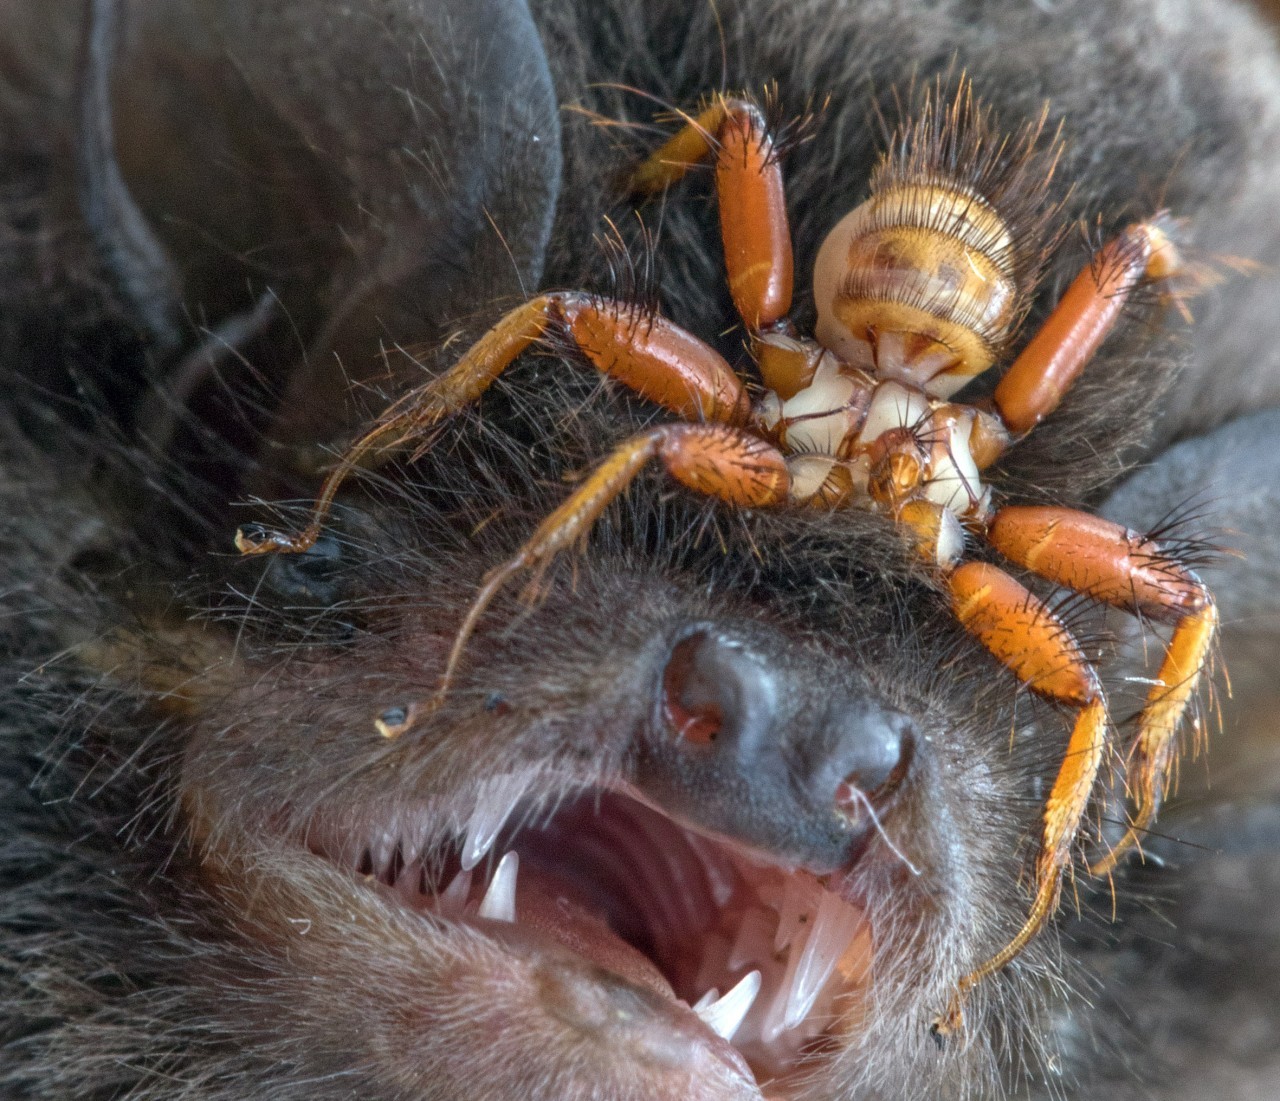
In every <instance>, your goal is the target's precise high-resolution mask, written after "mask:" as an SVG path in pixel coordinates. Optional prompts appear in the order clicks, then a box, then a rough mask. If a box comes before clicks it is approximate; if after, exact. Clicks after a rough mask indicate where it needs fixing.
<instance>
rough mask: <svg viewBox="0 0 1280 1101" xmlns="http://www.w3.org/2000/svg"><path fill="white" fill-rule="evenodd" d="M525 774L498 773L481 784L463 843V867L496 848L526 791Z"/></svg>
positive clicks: (467, 868)
mask: <svg viewBox="0 0 1280 1101" xmlns="http://www.w3.org/2000/svg"><path fill="white" fill-rule="evenodd" d="M525 786H526V783H525V778H524V777H522V776H517V775H513V774H507V775H503V776H495V777H493V778H492V779H490V780H486V781H485V782H484V783H482V784H481V785H480V796H479V798H478V799H476V807H475V810H474V811H472V812H471V818H470V820H469V821H468V822H467V836H466V839H465V840H464V841H463V844H462V867H463V870H464V871H470V870H471V869H472V868H474V867H475V866H476V865H477V864H479V863H480V861H481V860H483V859H484V858H485V855H486V854H487V853H488V852H489V850H490V849H491V848H493V843H494V842H495V841H496V840H497V839H498V834H499V833H501V832H502V827H503V826H505V825H506V824H507V819H508V818H510V817H511V812H512V811H513V810H515V807H516V803H518V802H519V801H520V798H521V796H523V795H524V791H525Z"/></svg>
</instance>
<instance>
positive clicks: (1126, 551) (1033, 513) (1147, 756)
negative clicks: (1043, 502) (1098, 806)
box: [987, 506, 1218, 874]
mask: <svg viewBox="0 0 1280 1101" xmlns="http://www.w3.org/2000/svg"><path fill="white" fill-rule="evenodd" d="M987 537H988V539H989V540H990V542H991V544H992V546H994V547H995V548H996V550H998V551H999V552H1000V553H1001V554H1003V555H1004V556H1005V557H1006V558H1008V559H1009V560H1010V561H1012V562H1017V563H1018V564H1019V565H1021V566H1025V567H1026V568H1027V569H1029V570H1031V571H1032V572H1034V573H1037V574H1039V575H1040V576H1041V577H1044V578H1046V579H1048V580H1049V581H1052V582H1054V583H1055V584H1057V585H1061V586H1063V587H1064V588H1067V589H1071V590H1074V591H1075V592H1080V593H1084V594H1086V595H1087V596H1091V597H1093V598H1094V599H1095V600H1100V601H1102V602H1103V603H1106V604H1110V605H1112V606H1113V607H1117V608H1121V609H1124V610H1127V611H1130V612H1133V613H1135V614H1141V615H1144V616H1146V617H1148V618H1149V619H1153V620H1156V621H1158V622H1162V623H1172V624H1174V631H1173V636H1172V638H1171V639H1170V641H1169V646H1168V649H1167V651H1166V653H1165V657H1164V660H1163V662H1162V663H1161V666H1160V671H1159V673H1158V674H1157V676H1156V680H1155V683H1154V684H1153V685H1152V687H1151V690H1150V692H1149V693H1148V695H1147V701H1146V704H1145V705H1144V707H1143V710H1142V714H1141V716H1140V718H1139V720H1138V732H1137V735H1136V737H1135V739H1134V743H1133V748H1132V751H1131V754H1130V775H1129V776H1128V777H1127V787H1128V789H1129V791H1130V793H1131V794H1132V797H1133V801H1134V806H1135V810H1134V814H1133V817H1132V819H1131V822H1130V827H1129V830H1128V832H1127V833H1126V835H1125V837H1124V839H1123V840H1122V841H1121V842H1120V843H1119V844H1118V845H1117V846H1116V847H1115V848H1114V849H1112V851H1111V852H1110V853H1108V854H1107V856H1106V857H1104V858H1103V859H1102V860H1100V861H1099V862H1097V863H1096V864H1094V865H1093V867H1092V868H1091V869H1090V871H1093V872H1095V873H1097V874H1106V873H1107V872H1109V871H1111V869H1112V868H1114V867H1115V864H1116V861H1117V860H1118V858H1119V857H1120V856H1121V855H1122V854H1123V853H1124V852H1125V851H1126V850H1127V849H1128V848H1129V847H1130V846H1131V845H1133V844H1134V843H1135V842H1136V841H1137V839H1138V837H1139V835H1140V833H1141V831H1142V830H1143V829H1145V828H1146V826H1147V825H1148V824H1149V823H1150V821H1151V819H1152V818H1153V817H1154V816H1155V813H1156V811H1157V810H1158V809H1159V806H1160V802H1161V800H1162V799H1163V797H1164V793H1165V790H1166V788H1167V787H1168V783H1169V780H1170V777H1171V776H1172V774H1173V770H1174V767H1175V765H1176V758H1177V753H1176V749H1177V737H1178V731H1179V729H1180V727H1181V725H1182V719H1183V716H1184V715H1185V714H1186V711H1187V708H1188V706H1189V705H1190V702H1191V700H1192V698H1193V696H1194V694H1195V692H1196V689H1197V687H1198V686H1199V684H1200V682H1201V679H1202V677H1203V673H1204V670H1205V667H1206V666H1207V664H1208V661H1209V656H1210V654H1211V652H1212V649H1213V642H1214V639H1215V637H1216V635H1217V627H1218V611H1217V607H1216V606H1215V605H1214V603H1213V599H1212V597H1210V595H1209V592H1208V590H1207V589H1206V588H1205V586H1204V583H1203V582H1202V581H1201V580H1200V579H1199V578H1198V577H1197V576H1196V575H1195V573H1194V572H1193V571H1192V570H1191V569H1189V568H1188V567H1186V566H1184V565H1182V564H1180V563H1179V562H1178V561H1177V560H1176V558H1175V556H1174V555H1172V554H1171V553H1169V552H1168V551H1166V550H1164V549H1163V548H1162V547H1161V546H1160V545H1159V544H1158V543H1156V542H1155V541H1153V540H1152V539H1149V538H1147V537H1146V536H1144V535H1140V534H1138V533H1137V532H1134V531H1130V530H1129V529H1128V528H1125V527H1123V526H1121V525H1120V524H1115V523H1112V522H1111V521H1109V520H1103V519H1102V518H1100V517H1097V516H1091V515H1089V514H1088V513H1084V512H1077V511H1075V510H1073V509H1066V508H1051V507H1044V506H1009V507H1006V508H1003V509H1001V510H1000V511H999V512H998V513H997V514H996V516H995V518H994V519H993V520H992V522H991V525H990V528H989V530H988V536H987Z"/></svg>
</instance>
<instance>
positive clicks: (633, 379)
mask: <svg viewBox="0 0 1280 1101" xmlns="http://www.w3.org/2000/svg"><path fill="white" fill-rule="evenodd" d="M553 326H555V327H556V328H558V329H560V330H561V331H563V332H564V334H565V336H566V337H567V338H568V339H569V340H570V341H572V343H573V344H575V345H576V346H577V348H578V350H579V351H581V352H582V354H583V355H584V356H585V358H586V359H587V360H588V361H589V362H590V363H591V364H592V365H593V366H594V367H596V368H597V369H598V370H599V371H601V372H602V373H603V374H606V375H608V376H609V377H610V378H614V379H617V380H618V381H619V382H621V383H622V384H623V385H625V386H627V387H629V388H630V389H632V390H634V391H635V392H636V393H638V394H640V395H641V396H642V397H645V398H648V399H649V400H650V401H652V402H655V403H656V404H658V405H661V406H663V407H664V408H666V409H669V410H671V411H672V412H673V413H678V414H680V415H681V416H684V417H687V418H690V419H693V420H700V421H711V422H716V423H721V424H741V423H743V422H745V420H746V418H747V415H748V412H749V409H750V403H749V400H748V398H747V394H746V391H745V390H744V389H743V386H742V383H741V381H740V380H739V379H738V377H737V375H735V374H734V373H733V369H732V368H731V367H730V366H729V364H728V363H726V362H725V361H724V359H723V358H722V357H721V356H720V354H719V353H718V352H716V351H715V350H714V349H713V348H711V347H710V346H709V345H707V344H705V343H703V342H702V341H701V340H699V339H698V338H697V337H695V336H693V335H691V334H690V333H687V332H685V331H684V330H683V329H681V328H680V327H679V326H677V325H673V324H672V323H671V322H670V321H667V320H666V319H665V318H663V317H660V316H655V315H653V314H651V313H649V312H648V311H646V310H644V309H642V308H641V307H639V306H636V305H634V304H632V303H627V302H618V301H614V300H611V299H603V298H599V297H596V296H594V295H589V294H582V293H577V292H567V293H557V294H544V295H539V296H538V297H537V298H534V299H531V300H530V301H529V302H526V303H525V304H524V305H523V306H519V307H517V308H516V309H514V310H512V311H511V312H510V313H508V314H507V315H506V316H505V317H503V318H502V319H501V320H500V321H499V322H498V323H497V324H496V325H494V327H493V328H492V329H490V330H489V331H488V332H487V333H485V335H484V336H482V337H481V338H480V339H479V340H478V341H476V343H475V344H473V345H472V346H471V348H470V349H468V351H467V352H466V353H465V354H464V355H463V357H462V358H461V359H460V360H459V361H458V362H457V363H456V364H454V366H453V367H451V368H450V369H449V370H448V371H446V372H445V373H444V374H442V375H440V376H439V377H438V378H435V379H433V380H432V381H431V382H429V383H427V384H426V385H425V386H421V387H418V388H417V389H415V390H412V391H410V392H409V393H408V394H406V395H405V396H404V397H403V398H401V399H400V400H399V401H397V402H396V403H395V405H393V406H392V407H391V408H390V409H389V410H388V411H387V412H386V413H385V414H384V415H383V416H382V417H381V418H380V419H379V420H378V423H377V424H375V425H374V426H373V428H371V429H370V430H369V431H368V432H366V433H365V434H364V435H363V436H361V437H360V438H359V439H358V440H357V441H356V442H355V443H354V444H352V445H351V447H350V448H349V449H348V450H347V452H346V453H345V454H344V455H343V456H342V458H341V459H340V460H339V461H338V464H337V466H336V467H335V468H334V469H333V471H331V472H330V474H329V476H328V477H327V478H326V479H325V483H324V485H323V487H322V488H321V491H320V495H319V497H318V498H317V500H316V504H315V507H314V509H313V511H312V516H311V521H310V523H309V524H308V525H307V527H306V528H305V529H304V530H303V531H302V532H300V533H299V534H297V535H292V536H290V535H284V534H280V533H274V532H273V533H269V534H267V535H266V536H264V537H258V536H255V535H251V534H250V533H249V532H247V531H246V530H245V529H243V528H242V529H241V530H240V531H238V532H237V533H236V547H237V548H238V549H239V550H240V552H241V553H242V554H262V553H264V552H267V551H285V552H301V551H305V550H306V549H307V548H308V547H310V546H311V545H312V544H313V543H315V541H316V539H317V538H318V537H319V534H320V529H321V526H322V525H323V523H324V520H325V518H326V517H327V516H328V513H329V510H330V508H331V507H332V505H333V499H334V496H335V494H336V493H337V491H338V488H339V486H341V484H342V483H343V481H344V480H345V479H346V478H347V476H348V475H349V474H350V473H351V472H352V470H354V469H355V468H356V467H357V466H359V465H360V464H361V463H363V462H366V461H369V460H373V459H376V458H379V457H381V456H383V455H385V454H387V453H389V452H391V451H392V450H395V449H397V448H401V447H404V446H407V445H412V446H413V447H415V448H416V451H415V457H417V454H419V453H420V452H421V451H422V450H424V449H425V448H426V447H427V446H429V443H430V433H431V430H432V429H433V428H434V427H435V426H436V425H438V424H439V423H440V422H441V421H443V420H444V419H445V418H447V417H449V416H452V415H453V414H455V413H457V412H459V411H461V410H462V409H464V408H466V406H468V405H470V404H471V403H473V402H475V401H476V400H478V399H479V397H480V396H481V395H482V394H483V393H484V392H485V391H486V390H487V389H488V388H489V386H490V385H492V383H493V382H494V380H495V379H497V378H498V376H500V375H501V374H502V372H503V371H505V370H506V369H507V368H508V367H509V366H511V364H512V363H513V362H514V361H515V360H516V358H517V357H518V356H519V355H520V354H521V353H522V352H524V351H525V350H526V349H527V348H528V347H529V346H530V345H531V344H532V343H533V342H534V341H535V340H537V339H538V338H539V337H541V336H543V335H544V334H545V333H547V331H548V330H549V329H551V328H552V327H553Z"/></svg>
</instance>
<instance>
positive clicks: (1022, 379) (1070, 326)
mask: <svg viewBox="0 0 1280 1101" xmlns="http://www.w3.org/2000/svg"><path fill="white" fill-rule="evenodd" d="M1181 270H1182V261H1181V259H1180V257H1179V255H1178V251H1177V248H1176V247H1175V245H1174V244H1173V242H1172V240H1171V239H1170V237H1169V234H1168V233H1167V232H1166V231H1165V229H1164V220H1163V219H1161V218H1159V217H1157V218H1154V219H1151V220H1150V221H1146V222H1138V223H1135V224H1134V225H1131V226H1129V227H1128V228H1126V229H1125V230H1123V231H1122V232H1121V233H1119V234H1118V235H1117V236H1116V237H1114V238H1112V240H1110V241H1108V242H1107V243H1106V244H1105V245H1103V246H1102V248H1101V249H1099V250H1098V252H1097V253H1096V254H1095V255H1094V256H1093V258H1092V259H1091V261H1090V262H1089V264H1088V265H1087V266H1086V267H1085V268H1084V270H1083V271H1081V272H1080V274H1079V275H1077V276H1076V278H1075V280H1074V281H1073V282H1072V283H1071V286H1070V287H1068V288H1067V291H1066V293H1065V294H1064V295H1063V296H1062V298H1061V300H1060V301H1059V302H1058V304H1057V305H1056V306H1055V307H1054V309H1053V311H1052V312H1051V313H1050V314H1049V316H1048V317H1047V318H1046V319H1045V322H1044V324H1043V325H1041V327H1040V329H1039V331H1037V332H1036V334H1035V336H1033V337H1032V338H1031V340H1030V341H1029V342H1028V343H1027V345H1026V347H1025V348H1023V350H1022V352H1021V354H1020V355H1019V356H1018V358H1017V359H1015V360H1014V362H1013V365H1012V366H1011V367H1010V368H1009V370H1008V371H1007V372H1005V375H1004V377H1003V378H1002V379H1001V380H1000V382H999V384H998V385H997V386H996V390H995V406H996V409H997V410H998V412H999V414H1000V416H1001V418H1002V419H1003V421H1004V423H1005V425H1006V426H1007V427H1008V429H1009V432H1010V433H1011V437H1012V438H1014V439H1016V438H1019V437H1021V436H1024V435H1026V434H1027V433H1028V432H1030V431H1031V429H1033V428H1034V427H1035V426H1036V425H1037V424H1039V423H1040V422H1041V421H1042V420H1043V419H1044V418H1045V417H1047V416H1048V415H1049V414H1050V413H1052V412H1053V411H1054V410H1055V409H1057V407H1058V405H1059V404H1060V403H1061V401H1062V399H1063V397H1064V395H1065V394H1066V393H1067V391H1068V390H1069V389H1070V388H1071V387H1072V385H1073V384H1074V383H1075V381H1076V379H1078V378H1079V377H1080V373H1081V372H1082V371H1083V370H1084V368H1085V367H1086V366H1087V365H1088V363H1089V361H1090V360H1091V359H1092V358H1093V356H1094V354H1095V353H1096V352H1097V350H1098V348H1099V347H1100V346H1101V344H1102V342H1103V341H1104V340H1105V339H1106V338H1107V336H1108V334H1109V333H1110V332H1111V330H1112V329H1113V328H1114V327H1115V325H1116V322H1117V321H1118V320H1119V318H1120V315H1121V313H1122V312H1123V310H1124V308H1125V305H1126V304H1127V303H1128V301H1129V299H1130V297H1131V295H1132V293H1133V291H1134V289H1135V288H1136V287H1138V286H1139V285H1140V284H1142V283H1143V282H1145V281H1149V280H1166V279H1171V278H1173V277H1175V276H1176V275H1178V274H1179V273H1180V272H1181Z"/></svg>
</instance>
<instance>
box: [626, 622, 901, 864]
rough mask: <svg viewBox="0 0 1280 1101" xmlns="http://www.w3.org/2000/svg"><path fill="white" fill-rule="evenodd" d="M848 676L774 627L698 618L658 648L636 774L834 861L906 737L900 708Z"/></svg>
mask: <svg viewBox="0 0 1280 1101" xmlns="http://www.w3.org/2000/svg"><path fill="white" fill-rule="evenodd" d="M810 658H812V655H810ZM857 683H858V682H857V680H856V678H853V677H841V676H840V670H839V669H838V668H837V667H833V666H832V665H831V664H830V663H828V662H817V661H813V660H806V659H805V656H804V655H798V654H797V653H796V652H795V649H794V647H792V646H791V645H790V644H789V643H788V641H787V640H786V639H785V638H784V637H782V636H780V635H779V636H770V635H768V634H765V633H761V632H752V634H751V637H745V636H739V635H737V634H735V633H734V632H731V631H726V630H719V629H716V628H715V627H711V626H706V627H698V628H696V629H694V630H692V631H691V632H689V633H687V634H686V635H685V636H684V637H682V638H680V639H679V640H678V641H677V642H676V643H675V644H674V645H673V646H672V647H671V649H670V651H669V652H668V654H667V655H666V658H665V664H664V666H663V668H662V676H661V679H660V683H659V686H658V696H659V700H658V707H657V709H656V710H657V713H656V715H655V718H654V722H653V723H652V728H651V730H650V732H649V736H648V737H647V738H646V740H645V746H644V750H643V752H642V753H641V755H640V768H639V780H640V783H641V785H642V786H643V787H645V788H646V789H647V790H648V791H650V793H651V794H653V795H655V796H656V797H658V798H660V799H661V800H662V801H663V802H664V804H666V805H668V806H669V808H670V809H671V810H673V811H674V812H676V813H679V814H681V815H683V816H685V817H687V818H691V819H693V820H695V821H697V822H699V823H701V824H703V825H705V826H708V827H710V828H712V829H715V830H717V831H719V832H723V833H727V834H730V835H732V836H735V837H738V838H740V839H742V840H744V841H748V842H750V843H752V844H755V845H758V846H761V847H764V848H767V849H769V850H771V851H773V852H775V853H777V854H778V855H779V856H783V857H787V858H790V859H794V860H797V861H799V862H802V863H805V864H809V865H810V866H823V867H827V868H834V867H837V866H839V865H840V864H841V863H842V862H843V861H844V860H845V859H847V857H848V855H849V853H850V852H851V850H852V849H853V848H854V847H855V846H856V845H858V844H859V843H860V841H861V840H864V838H863V837H862V833H863V831H864V829H865V828H868V827H869V825H870V813H871V812H874V811H875V810H876V808H877V806H878V805H883V804H884V802H885V801H886V799H887V797H888V795H889V794H890V793H891V792H892V791H893V790H894V789H896V787H897V786H898V785H899V784H900V783H901V782H902V781H903V779H904V778H905V777H906V775H907V773H908V771H909V766H910V761H911V754H912V747H913V745H914V741H915V724H914V722H913V720H912V719H911V718H910V716H908V715H906V714H904V713H903V712H901V711H899V710H896V709H894V708H892V707H890V706H888V705H887V704H885V703H884V702H882V701H880V700H879V699H877V698H876V697H875V696H874V695H873V694H872V693H870V692H869V691H868V690H866V689H863V688H859V687H854V685H856V684H857Z"/></svg>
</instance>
